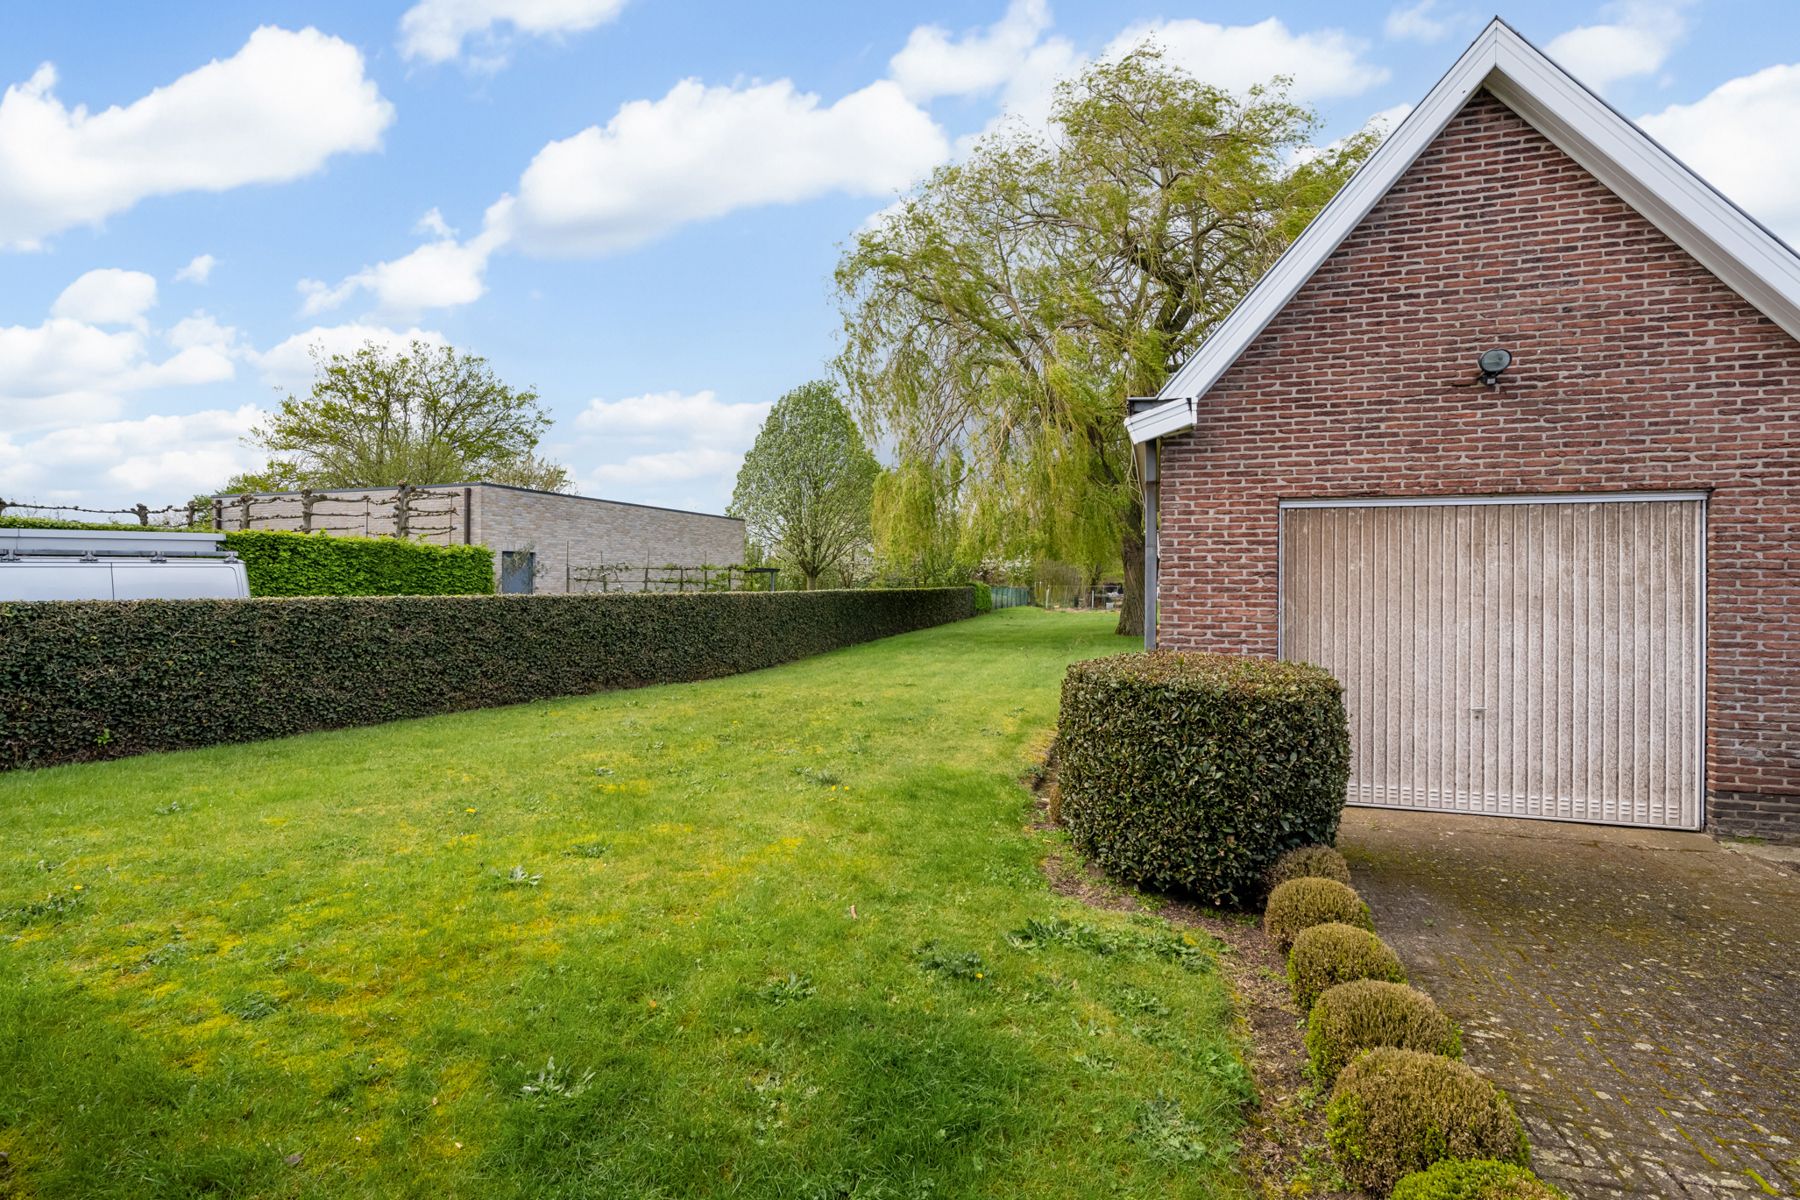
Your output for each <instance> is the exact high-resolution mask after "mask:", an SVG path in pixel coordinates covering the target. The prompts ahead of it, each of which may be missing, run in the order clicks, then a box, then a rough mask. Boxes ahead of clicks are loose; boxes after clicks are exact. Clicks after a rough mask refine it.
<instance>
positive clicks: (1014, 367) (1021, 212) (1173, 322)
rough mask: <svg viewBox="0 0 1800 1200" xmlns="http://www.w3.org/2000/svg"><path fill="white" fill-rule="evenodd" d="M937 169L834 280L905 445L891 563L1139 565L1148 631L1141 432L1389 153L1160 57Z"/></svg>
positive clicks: (862, 377) (1135, 619)
mask: <svg viewBox="0 0 1800 1200" xmlns="http://www.w3.org/2000/svg"><path fill="white" fill-rule="evenodd" d="M1051 125H1052V136H1050V137H1038V136H1035V135H1034V134H1032V133H1031V132H1030V131H1029V130H1026V129H1023V128H1021V127H1018V126H1013V127H1008V128H1003V129H1001V130H1000V131H999V132H997V133H995V134H991V135H989V136H988V137H986V138H985V139H983V140H982V141H981V142H980V143H978V144H977V146H976V147H975V149H974V150H973V151H972V153H971V154H970V155H969V156H968V158H967V159H966V160H965V161H963V162H960V163H956V164H953V165H951V166H946V167H943V168H940V169H939V170H938V171H936V172H935V173H934V174H933V175H932V176H931V177H930V179H929V180H927V181H926V182H925V183H924V184H922V185H921V186H920V187H919V188H918V189H917V190H916V191H915V192H914V193H913V194H912V195H911V196H909V197H907V198H906V199H905V200H904V202H903V203H902V204H901V205H900V207H899V208H898V209H897V210H896V211H895V212H894V213H892V214H890V215H889V216H888V217H887V218H886V219H884V220H882V221H880V222H878V223H876V224H875V225H874V226H873V227H871V228H869V229H867V230H865V231H863V232H862V233H861V234H859V235H858V236H857V238H856V240H855V241H854V243H853V244H852V245H851V246H850V247H849V249H848V250H847V251H846V253H845V255H844V257H843V259H842V260H841V261H840V263H839V266H838V270H837V284H838V289H839V295H840V304H841V308H842V311H843V315H844V332H845V337H844V348H843V350H842V352H841V354H840V356H839V358H838V361H837V367H838V370H839V372H840V373H841V375H842V376H843V378H844V380H845V382H846V384H847V385H848V389H849V392H850V394H851V395H852V396H853V397H855V401H856V404H857V415H858V416H859V418H860V419H861V421H862V423H863V426H864V428H865V429H867V430H868V431H869V433H870V434H871V435H872V436H874V437H875V438H876V439H878V441H880V442H881V443H882V444H884V445H891V446H893V447H894V452H895V455H896V466H895V470H894V473H893V474H892V476H891V478H884V480H883V489H882V496H881V504H880V506H879V513H880V526H881V527H880V528H879V529H878V530H877V544H878V545H880V546H883V547H907V548H909V549H910V551H911V552H912V553H914V554H915V555H918V554H921V553H923V551H922V550H921V546H922V544H929V545H931V546H932V547H934V549H932V550H931V551H930V554H931V555H932V556H935V557H936V558H939V559H945V558H948V559H954V560H956V561H958V562H963V563H974V562H979V561H985V560H990V559H994V558H1016V557H1021V556H1024V557H1032V558H1038V559H1046V558H1048V559H1059V560H1062V561H1066V562H1075V563H1108V562H1114V561H1118V560H1119V559H1121V558H1122V559H1123V564H1124V568H1125V573H1126V583H1127V587H1126V603H1125V605H1124V610H1123V611H1122V612H1121V615H1120V622H1119V628H1120V632H1122V633H1125V632H1131V633H1135V632H1141V631H1142V628H1143V609H1142V584H1143V580H1142V568H1143V536H1142V527H1143V515H1142V509H1141V504H1140V498H1139V497H1140V491H1139V486H1138V481H1137V477H1136V464H1135V460H1134V458H1133V455H1132V452H1131V447H1130V445H1129V443H1128V441H1127V439H1126V437H1125V433H1124V428H1123V421H1124V417H1125V401H1126V398H1127V397H1128V396H1132V395H1144V394H1149V393H1153V392H1155V391H1156V390H1158V389H1159V388H1160V386H1161V385H1162V382H1163V380H1164V379H1165V378H1167V376H1168V375H1169V373H1170V372H1172V371H1173V370H1175V368H1177V367H1178V366H1179V365H1180V364H1181V362H1182V361H1183V360H1184V359H1186V357H1187V356H1188V355H1189V354H1190V353H1192V352H1193V350H1194V348H1195V347H1196V346H1198V345H1199V344H1200V343H1201V342H1202V341H1203V340H1204V339H1205V338H1206V336H1207V335H1208V334H1209V333H1210V332H1211V331H1212V330H1213V329H1214V328H1216V327H1217V325H1218V323H1219V322H1220V321H1221V320H1223V318H1224V317H1225V315H1226V314H1227V313H1228V312H1230V311H1231V308H1232V306H1233V305H1235V304H1236V303H1237V301H1238V300H1239V299H1241V298H1242V297H1243V295H1244V293H1245V292H1246V291H1248V290H1249V288H1250V286H1251V284H1253V283H1254V282H1255V281H1256V279H1257V278H1258V277H1259V276H1260V275H1261V274H1262V272H1263V271H1264V270H1266V269H1267V268H1268V267H1269V266H1270V265H1271V264H1272V263H1273V262H1274V260H1275V258H1276V256H1277V255H1279V254H1280V252H1281V251H1282V249H1283V248H1285V247H1286V246H1287V245H1288V244H1289V243H1290V242H1291V241H1292V240H1293V238H1294V237H1295V236H1296V235H1298V233H1299V232H1300V230H1301V229H1303V228H1304V227H1305V225H1306V223H1307V221H1309V220H1310V219H1311V218H1312V216H1313V214H1314V213H1316V212H1317V211H1318V209H1319V208H1320V207H1321V206H1322V205H1323V204H1324V203H1325V202H1326V200H1328V199H1329V198H1330V197H1331V196H1332V194H1333V193H1335V192H1336V191H1337V189H1338V187H1339V186H1340V185H1341V184H1342V183H1343V181H1344V180H1345V179H1346V178H1348V177H1349V175H1350V173H1351V172H1352V171H1353V170H1354V169H1355V167H1356V166H1357V164H1358V163H1360V162H1361V161H1362V159H1363V158H1364V157H1366V155H1367V154H1368V152H1369V150H1370V149H1371V148H1372V147H1373V145H1374V141H1375V137H1374V135H1373V134H1372V133H1364V134H1360V135H1357V136H1354V137H1351V138H1349V139H1348V140H1346V141H1344V142H1343V143H1341V144H1338V145H1335V146H1331V147H1326V148H1325V149H1323V150H1315V149H1313V148H1312V146H1311V144H1310V143H1311V139H1312V137H1313V135H1314V133H1315V132H1316V130H1317V119H1316V117H1315V116H1314V114H1313V113H1312V112H1311V111H1310V110H1308V109H1306V108H1303V107H1301V106H1299V105H1296V104H1294V103H1292V102H1290V101H1289V100H1288V99H1287V97H1286V91H1285V83H1284V82H1283V81H1281V80H1277V81H1275V82H1274V83H1272V84H1271V85H1269V86H1268V87H1266V88H1257V89H1252V90H1251V91H1250V92H1249V93H1248V94H1247V95H1245V96H1242V97H1239V96H1234V95H1232V94H1230V93H1228V92H1225V91H1222V90H1220V89H1218V88H1215V87H1211V86H1209V85H1207V84H1205V83H1203V82H1201V81H1199V80H1196V79H1194V78H1193V77H1192V76H1190V75H1188V74H1187V73H1186V72H1184V71H1182V70H1180V69H1179V68H1177V67H1175V66H1172V65H1171V64H1169V63H1167V62H1165V61H1164V59H1163V57H1162V54H1161V52H1160V51H1158V50H1157V49H1155V48H1154V47H1148V48H1142V49H1139V50H1137V51H1135V52H1133V53H1131V54H1128V55H1126V56H1125V57H1123V58H1121V59H1117V60H1114V61H1110V62H1104V63H1100V64H1097V65H1095V66H1092V67H1090V68H1088V70H1087V71H1086V72H1085V73H1084V74H1083V75H1081V76H1080V77H1079V78H1077V79H1075V80H1072V81H1069V82H1066V83H1064V84H1063V85H1062V87H1061V88H1060V89H1059V90H1058V95H1057V100H1056V103H1055V106H1054V110H1053V114H1052V117H1051Z"/></svg>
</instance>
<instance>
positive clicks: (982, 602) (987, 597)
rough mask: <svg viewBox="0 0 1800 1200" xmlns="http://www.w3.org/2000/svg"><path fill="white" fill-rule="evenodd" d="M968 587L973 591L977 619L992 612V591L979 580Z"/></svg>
mask: <svg viewBox="0 0 1800 1200" xmlns="http://www.w3.org/2000/svg"><path fill="white" fill-rule="evenodd" d="M969 586H970V587H972V588H974V589H975V615H976V616H978V617H979V616H981V615H983V614H984V613H991V612H993V611H994V589H993V588H991V587H989V586H988V585H987V584H985V583H983V582H981V580H979V579H977V580H976V581H975V582H974V583H971V584H970V585H969Z"/></svg>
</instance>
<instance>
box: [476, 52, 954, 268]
mask: <svg viewBox="0 0 1800 1200" xmlns="http://www.w3.org/2000/svg"><path fill="white" fill-rule="evenodd" d="M948 151H949V146H948V143H947V142H946V140H945V138H944V133H943V131H942V130H941V129H939V128H938V126H937V125H936V123H934V122H933V121H932V119H931V118H930V116H929V115H927V114H926V113H925V111H924V110H923V109H920V108H919V107H917V106H916V105H914V104H913V103H912V102H911V101H910V100H908V99H907V98H906V96H905V95H904V94H903V93H902V92H901V90H900V88H899V85H897V84H895V83H894V82H892V81H891V80H880V81H878V82H876V83H872V84H870V85H869V86H867V87H865V88H862V89H860V90H859V91H855V92H851V93H850V94H849V95H847V96H844V97H842V98H841V99H839V100H838V101H836V102H835V103H833V104H829V105H825V104H821V103H820V100H819V97H818V96H817V95H814V94H812V93H808V92H802V91H799V90H798V89H797V88H795V86H794V85H793V83H792V82H791V81H789V80H786V79H782V80H777V81H776V82H773V83H759V84H749V85H744V86H737V87H708V86H706V85H704V84H702V83H700V82H699V81H698V80H693V79H688V80H683V81H682V82H681V83H678V84H676V85H675V86H674V87H673V88H672V89H670V91H669V93H668V94H667V95H666V96H664V97H662V99H660V100H636V101H632V102H631V103H628V104H625V105H623V106H622V107H620V109H619V111H618V112H617V113H615V114H614V115H613V117H612V119H611V120H610V121H608V122H607V123H606V124H605V125H604V126H599V125H594V126H589V127H588V128H587V129H584V130H582V131H581V132H580V133H577V134H575V135H574V136H573V137H568V138H564V139H562V140H560V141H555V142H551V143H550V144H549V145H547V146H545V147H544V148H543V149H542V150H540V151H538V153H537V156H536V157H535V158H533V159H532V161H531V164H530V165H529V166H528V167H526V169H525V172H524V174H523V175H522V176H521V178H520V180H519V191H518V198H517V201H516V202H515V203H512V204H510V205H509V204H508V203H507V202H506V201H504V200H503V201H502V202H501V203H500V204H497V205H496V206H495V207H494V208H493V209H490V210H489V214H488V227H489V229H490V230H494V229H502V228H503V229H508V230H510V231H511V232H512V233H513V234H514V235H516V237H517V238H518V240H519V242H520V244H521V245H522V246H523V247H524V248H525V249H526V250H528V251H531V252H534V253H540V254H605V253H609V252H613V251H618V250H625V249H629V248H631V247H633V246H636V245H640V244H641V243H643V242H647V241H649V240H651V239H653V238H655V237H658V236H660V235H662V234H665V233H667V232H669V231H670V230H672V229H675V228H677V227H678V226H681V225H684V224H687V223H689V222H693V221H703V220H708V219H711V218H715V217H720V216H723V215H725V214H726V213H729V212H732V211H734V210H736V209H741V208H751V207H755V206H759V205H767V204H793V203H798V202H800V201H804V200H811V199H814V198H816V197H818V196H823V195H826V194H829V193H833V192H841V193H848V194H851V195H860V196H878V195H884V194H886V193H890V192H895V191H898V190H900V189H902V188H905V187H907V186H909V185H910V184H912V183H913V182H914V181H915V180H917V179H918V178H919V177H920V176H922V175H923V174H925V173H926V172H927V171H929V170H930V169H931V168H932V167H933V166H935V165H937V164H938V163H939V162H941V161H942V160H943V159H944V157H945V155H946V154H947V153H948Z"/></svg>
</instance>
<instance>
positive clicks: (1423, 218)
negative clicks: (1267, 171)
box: [1159, 92, 1800, 835]
mask: <svg viewBox="0 0 1800 1200" xmlns="http://www.w3.org/2000/svg"><path fill="white" fill-rule="evenodd" d="M1492 346H1505V347H1507V348H1508V349H1510V350H1512V351H1513V353H1514V355H1515V360H1514V365H1513V367H1512V369H1511V370H1510V371H1508V372H1507V374H1506V375H1505V377H1504V379H1503V382H1502V383H1501V385H1500V386H1499V387H1498V388H1497V389H1493V390H1490V389H1488V388H1484V387H1471V386H1467V385H1468V384H1469V383H1470V381H1471V380H1472V378H1473V376H1474V361H1475V357H1476V356H1477V355H1478V354H1479V353H1480V352H1481V351H1482V350H1485V349H1488V348H1490V347H1492ZM1674 489H1708V490H1710V492H1711V501H1710V505H1709V512H1708V526H1707V538H1708V553H1707V572H1708V577H1707V604H1708V610H1709V611H1708V629H1709V636H1708V657H1707V668H1708V698H1707V760H1708V792H1709V799H1708V806H1707V807H1708V815H1709V817H1710V818H1711V819H1712V821H1713V822H1714V823H1715V824H1716V825H1717V826H1718V827H1720V828H1726V829H1736V830H1742V831H1757V832H1771V833H1778V834H1789V835H1800V342H1796V341H1795V340H1794V339H1793V338H1791V337H1789V336H1788V335H1787V334H1786V333H1785V332H1783V331H1782V330H1781V329H1780V328H1779V327H1778V326H1776V325H1774V324H1773V323H1772V322H1770V321H1769V320H1767V319H1766V318H1765V317H1763V316H1762V315H1761V314H1760V313H1758V312H1757V311H1756V310H1755V309H1753V308H1752V307H1750V305H1749V304H1747V303H1745V302H1744V301H1743V300H1742V299H1741V298H1739V297H1738V296H1737V295H1736V293H1734V292H1732V291H1731V290H1730V289H1728V288H1727V287H1725V285H1723V284H1722V283H1720V282H1719V281H1718V280H1717V279H1716V278H1715V277H1714V276H1713V275H1711V274H1710V273H1709V272H1708V271H1707V270H1706V269H1705V268H1704V267H1702V266H1700V265H1699V264H1698V263H1697V262H1695V261H1694V260H1693V259H1692V258H1690V257H1689V256H1688V255H1687V254H1686V253H1685V252H1683V251H1682V250H1681V249H1680V248H1679V247H1677V246H1676V245H1675V244H1674V243H1672V242H1671V241H1669V239H1668V238H1667V237H1665V236H1664V235H1663V234H1662V233H1661V232H1659V231H1658V230H1657V229H1656V228H1655V227H1654V226H1653V225H1651V224H1650V223H1649V222H1648V221H1646V220H1645V219H1644V218H1643V217H1641V216H1639V215H1638V214H1637V213H1636V212H1635V211H1633V210H1632V209H1631V208H1630V207H1629V206H1627V205H1626V204H1625V203H1624V202H1623V201H1622V200H1620V199H1619V198H1618V197H1617V196H1615V195H1614V194H1613V193H1612V192H1611V191H1610V190H1608V189H1607V188H1606V187H1605V186H1604V185H1603V184H1601V183H1600V182H1598V181H1597V180H1595V179H1594V178H1593V177H1592V176H1590V175H1588V174H1587V173H1586V172H1585V171H1584V170H1582V168H1580V167H1579V166H1577V165H1576V164H1575V163H1574V162H1573V161H1572V160H1570V159H1569V158H1568V157H1567V156H1566V155H1564V154H1563V153H1562V152H1561V151H1560V150H1558V149H1557V148H1556V147H1555V146H1554V145H1552V144H1551V143H1550V142H1549V141H1548V140H1547V139H1546V138H1544V137H1543V136H1542V135H1541V134H1539V133H1537V132H1536V131H1535V130H1533V129H1532V128H1531V127H1530V126H1529V125H1527V124H1526V123H1525V122H1524V121H1523V120H1521V119H1520V118H1519V117H1518V116H1516V115H1515V114H1514V113H1512V112H1511V110H1509V109H1507V108H1506V107H1505V106H1504V105H1502V104H1501V103H1500V102H1499V101H1498V100H1496V99H1494V98H1493V97H1492V96H1490V95H1488V94H1487V93H1485V92H1482V93H1478V94H1477V95H1476V96H1475V97H1474V98H1473V99H1472V100H1471V101H1470V102H1469V104H1468V105H1467V106H1466V107H1465V108H1464V109H1463V110H1462V112H1461V113H1459V114H1458V115H1457V116H1456V117H1455V118H1454V119H1453V120H1452V121H1451V122H1450V124H1449V125H1448V126H1447V127H1446V129H1445V130H1444V132H1443V133H1442V134H1441V135H1440V136H1439V138H1438V139H1437V140H1436V141H1435V142H1434V143H1433V144H1432V145H1431V146H1430V147H1429V148H1428V149H1427V150H1426V151H1425V153H1424V154H1423V155H1422V156H1421V157H1420V158H1419V160H1418V161H1417V162H1416V163H1414V164H1413V166H1412V168H1411V169H1410V170H1408V171H1407V173H1406V174H1405V175H1404V176H1403V177H1402V178H1401V179H1400V181H1399V182H1398V183H1397V184H1396V185H1395V187H1394V188H1393V189H1392V190H1391V191H1390V192H1389V193H1388V195H1387V196H1386V197H1384V198H1383V199H1382V200H1381V202H1380V203H1379V204H1378V205H1377V206H1376V207H1375V209H1374V210H1373V211H1372V212H1371V213H1370V214H1369V216H1368V217H1367V218H1366V219H1365V220H1364V221H1363V223H1362V225H1361V226H1359V227H1358V228H1357V230H1356V231H1355V232H1354V233H1352V234H1351V235H1350V237H1349V238H1348V239H1347V240H1346V241H1345V243H1344V244H1343V245H1342V246H1341V247H1340V248H1339V249H1338V251H1337V253H1336V254H1335V255H1333V256H1332V258H1331V259H1329V260H1328V261H1327V262H1326V263H1325V264H1324V265H1323V266H1322V267H1321V268H1320V269H1319V271H1318V272H1317V273H1316V274H1315V275H1314V276H1313V278H1312V279H1311V280H1309V281H1308V282H1307V284H1306V285H1305V287H1303V288H1302V289H1301V291H1300V293H1299V294H1298V295H1297V296H1296V297H1295V298H1294V300H1293V301H1292V302H1290V303H1289V304H1288V306H1287V307H1286V309H1285V310H1283V312H1282V313H1281V314H1280V315H1279V316H1277V317H1276V319H1275V321H1274V322H1273V323H1272V324H1271V325H1270V326H1269V328H1268V329H1267V330H1265V331H1264V332H1263V334H1262V335H1261V336H1260V337H1259V338H1258V339H1257V340H1256V342H1255V343H1254V344H1252V345H1251V347H1250V348H1249V349H1248V350H1247V351H1246V352H1245V353H1244V355H1243V356H1242V357H1241V358H1240V359H1239V360H1238V362H1237V363H1235V364H1234V365H1233V366H1232V368H1231V369H1230V370H1229V371H1228V372H1227V373H1226V374H1225V376H1224V378H1222V379H1221V380H1220V381H1219V383H1218V384H1217V385H1215V387H1214V388H1213V390H1212V391H1211V392H1210V393H1209V394H1208V395H1207V396H1206V397H1204V398H1203V399H1202V400H1201V401H1200V410H1199V420H1198V424H1197V426H1196V428H1195V429H1194V430H1193V431H1192V432H1189V433H1186V434H1183V435H1180V436H1177V437H1174V438H1170V439H1165V440H1164V442H1163V445H1162V487H1161V504H1162V525H1161V535H1160V540H1159V550H1160V553H1161V559H1162V562H1161V609H1160V611H1161V629H1160V637H1159V640H1160V642H1161V644H1163V645H1166V646H1170V647H1175V648H1182V649H1204V650H1220V651H1228V652H1248V653H1257V654H1272V653H1274V652H1275V649H1276V636H1277V629H1276V625H1277V592H1276V588H1277V579H1276V532H1277V520H1278V516H1277V502H1278V501H1279V500H1281V499H1292V498H1300V497H1325V496H1350V495H1381V496H1409V495H1467V494H1486V493H1534V492H1536V493H1542V492H1580V491H1625V490H1658V491H1661V490H1674Z"/></svg>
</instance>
